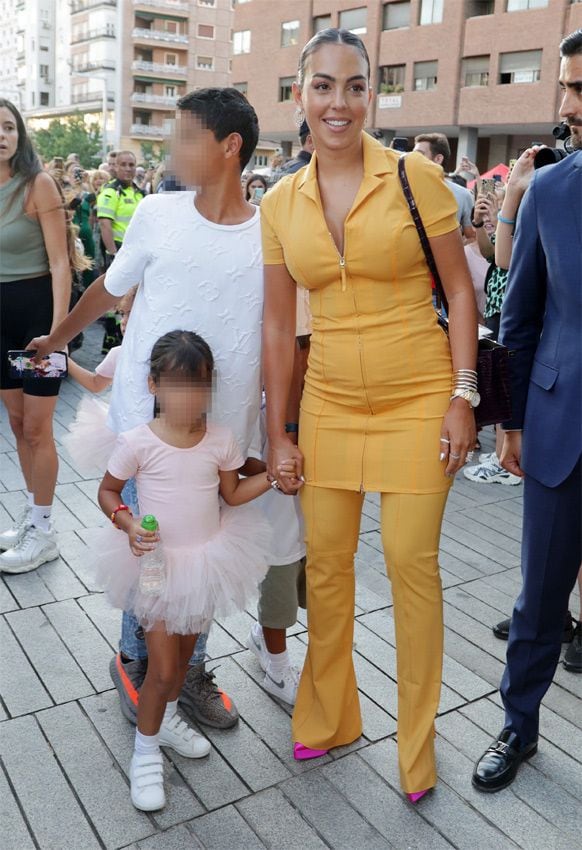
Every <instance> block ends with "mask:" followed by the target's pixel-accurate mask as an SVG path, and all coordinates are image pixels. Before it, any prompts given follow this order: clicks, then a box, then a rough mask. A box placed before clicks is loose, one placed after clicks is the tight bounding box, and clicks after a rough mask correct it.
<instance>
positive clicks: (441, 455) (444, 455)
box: [439, 452, 446, 461]
mask: <svg viewBox="0 0 582 850" xmlns="http://www.w3.org/2000/svg"><path fill="white" fill-rule="evenodd" d="M445 458H446V454H445V453H444V452H441V453H440V455H439V460H441V461H443V460H444V459H445Z"/></svg>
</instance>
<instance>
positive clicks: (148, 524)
mask: <svg viewBox="0 0 582 850" xmlns="http://www.w3.org/2000/svg"><path fill="white" fill-rule="evenodd" d="M141 527H142V528H145V530H146V531H157V530H158V521H157V519H156V518H155V516H154V515H153V514H146V516H144V518H143V519H142V521H141Z"/></svg>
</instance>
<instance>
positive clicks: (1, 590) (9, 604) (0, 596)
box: [0, 576, 19, 614]
mask: <svg viewBox="0 0 582 850" xmlns="http://www.w3.org/2000/svg"><path fill="white" fill-rule="evenodd" d="M18 607H19V606H18V602H17V601H16V599H15V597H14V596H13V595H12V594H11V593H10V591H9V589H8V586H7V585H6V584H5V583H4V580H3V578H2V577H1V576H0V614H5V613H6V611H16V610H18Z"/></svg>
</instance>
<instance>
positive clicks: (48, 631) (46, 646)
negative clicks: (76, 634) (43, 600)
mask: <svg viewBox="0 0 582 850" xmlns="http://www.w3.org/2000/svg"><path fill="white" fill-rule="evenodd" d="M5 616H6V618H7V620H8V622H9V624H10V627H11V628H12V629H13V631H14V633H15V634H16V636H17V638H18V640H19V641H20V643H21V644H22V646H23V647H24V650H25V652H26V654H27V655H28V657H29V658H30V660H31V663H32V664H33V665H34V668H35V670H36V671H37V673H39V674H40V675H41V676H42V680H43V683H44V685H45V687H46V688H47V690H48V691H49V693H50V695H51V696H52V698H53V699H54V701H55V702H68V701H69V700H72V699H78V698H79V697H85V696H88V695H89V694H92V693H94V691H93V688H92V686H91V684H90V683H89V681H88V679H87V678H86V676H85V675H84V673H83V672H82V670H81V668H80V667H79V666H78V665H77V664H76V663H75V661H74V659H73V658H72V656H71V654H70V653H69V651H68V650H67V649H66V647H65V646H64V644H63V643H62V641H61V639H60V638H59V636H58V635H57V633H56V632H55V630H54V629H53V627H52V626H51V624H50V623H49V621H48V620H47V618H46V617H45V616H44V614H43V613H42V611H41V610H40V609H39V608H27V609H26V610H24V611H14V612H12V613H11V614H6V615H5Z"/></svg>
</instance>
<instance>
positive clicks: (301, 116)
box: [295, 108, 305, 127]
mask: <svg viewBox="0 0 582 850" xmlns="http://www.w3.org/2000/svg"><path fill="white" fill-rule="evenodd" d="M304 121H305V112H304V111H303V109H299V108H297V109H296V110H295V123H296V124H297V126H298V127H301V125H302V124H303V122H304Z"/></svg>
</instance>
